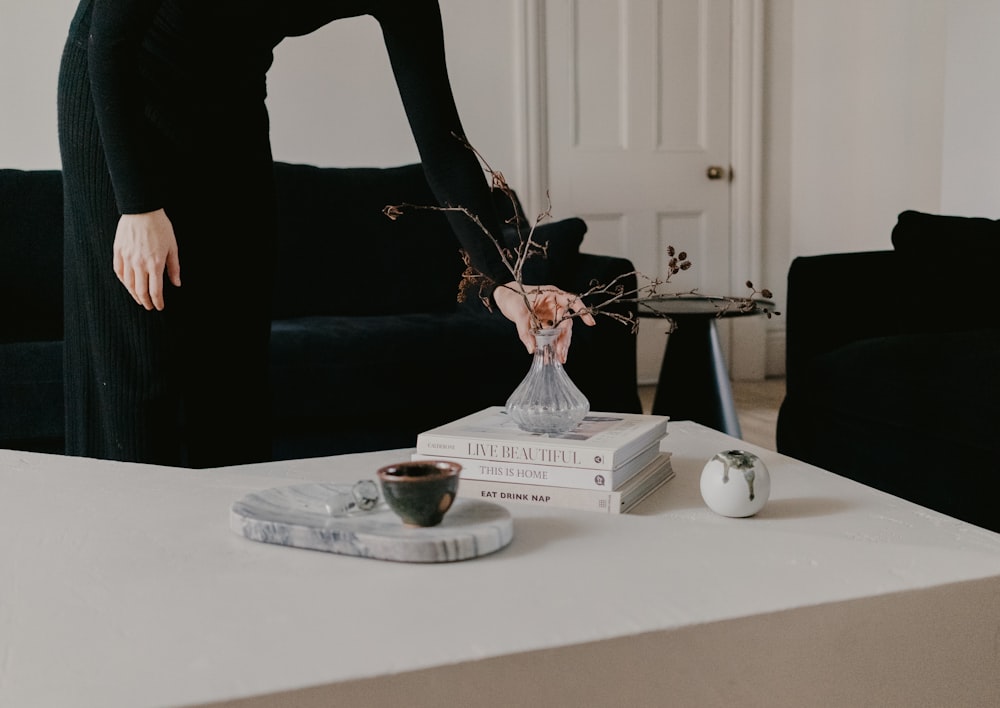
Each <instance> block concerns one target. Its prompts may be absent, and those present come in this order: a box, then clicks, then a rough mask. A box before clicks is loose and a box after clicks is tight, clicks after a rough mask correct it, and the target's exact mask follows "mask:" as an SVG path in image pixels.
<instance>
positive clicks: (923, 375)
mask: <svg viewBox="0 0 1000 708" xmlns="http://www.w3.org/2000/svg"><path fill="white" fill-rule="evenodd" d="M808 377H809V381H808V384H809V387H808V388H809V391H810V392H811V393H810V398H809V401H808V405H809V406H811V407H812V408H814V409H817V410H822V411H823V414H824V417H826V418H828V419H838V420H845V421H846V420H854V421H856V423H857V424H858V426H857V427H858V428H859V429H865V428H867V429H869V430H873V431H882V430H886V429H907V430H911V431H913V432H914V433H916V434H917V435H920V436H922V437H923V438H924V439H925V440H927V441H931V440H937V441H941V442H947V443H950V444H955V445H962V446H970V445H971V446H975V447H979V448H981V449H983V450H987V449H989V450H992V451H994V452H997V453H1000V438H998V437H997V435H996V427H995V425H996V421H997V420H1000V397H997V395H996V392H997V391H1000V330H996V329H980V330H969V331H964V332H946V333H932V334H921V333H917V334H909V335H900V336H895V337H877V338H873V339H866V340H861V341H857V342H853V343H851V344H848V345H846V346H844V347H841V348H840V349H836V350H834V351H831V352H827V353H825V354H823V355H820V356H818V357H817V358H816V359H815V360H814V362H813V364H812V365H811V367H810V368H809V371H808ZM855 442H856V441H853V442H852V444H854V443H855ZM942 452H944V450H942Z"/></svg>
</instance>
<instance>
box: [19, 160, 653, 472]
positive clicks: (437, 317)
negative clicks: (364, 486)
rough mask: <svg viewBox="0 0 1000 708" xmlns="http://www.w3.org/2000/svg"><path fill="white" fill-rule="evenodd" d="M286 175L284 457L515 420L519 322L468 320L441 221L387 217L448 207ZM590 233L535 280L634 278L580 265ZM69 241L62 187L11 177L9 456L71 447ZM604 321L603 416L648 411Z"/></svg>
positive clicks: (281, 306) (313, 175) (281, 357)
mask: <svg viewBox="0 0 1000 708" xmlns="http://www.w3.org/2000/svg"><path fill="white" fill-rule="evenodd" d="M275 176H276V182H277V193H278V208H279V223H278V230H279V233H278V246H277V250H276V253H275V254H274V257H275V264H276V271H277V276H276V286H275V292H274V298H273V302H274V308H273V320H272V334H271V353H270V371H271V383H272V390H273V405H272V411H273V421H272V422H273V430H274V446H273V447H274V456H275V457H276V458H295V457H309V456H317V455H331V454H340V453H345V452H356V451H365V450H374V449H387V448H396V447H405V446H410V445H413V444H414V442H415V440H416V435H417V433H419V432H420V431H421V430H425V429H427V428H429V427H432V426H435V425H438V424H440V423H443V422H446V421H448V420H451V419H454V418H457V417H460V416H462V415H465V414H467V413H470V412H472V411H475V410H478V409H480V408H483V407H485V406H488V405H502V404H503V403H504V401H505V400H506V397H507V396H508V395H509V394H510V392H511V391H513V389H514V387H515V386H516V385H517V383H518V382H519V381H520V380H521V378H523V376H524V375H525V374H526V373H527V370H528V366H529V364H530V359H531V358H530V355H528V354H527V353H526V352H525V350H524V347H523V346H522V345H521V344H520V342H519V341H518V340H517V337H516V336H515V333H514V329H513V325H512V324H511V323H510V322H508V321H507V320H506V319H505V318H503V317H502V316H501V315H500V314H499V313H490V312H487V311H486V310H485V309H484V308H483V307H482V305H481V304H480V303H478V302H477V301H474V300H473V301H469V302H466V303H465V304H463V305H461V306H457V305H456V294H457V287H458V282H459V278H460V275H461V272H462V269H463V264H462V261H461V259H460V257H459V255H458V252H459V247H458V241H457V239H456V238H455V237H454V235H453V233H452V231H451V229H450V228H449V226H448V223H447V221H446V219H445V218H444V217H443V215H442V214H441V213H439V212H434V211H410V212H408V213H407V214H406V215H404V216H403V217H402V218H400V219H399V220H397V221H392V220H390V219H388V218H386V217H385V216H384V215H383V213H382V209H383V207H385V206H386V205H388V204H398V203H412V204H432V203H433V197H432V196H431V193H430V190H429V188H428V187H427V183H426V180H425V178H424V176H423V170H422V168H421V166H420V165H405V166H402V167H396V168H386V169H377V168H319V167H314V166H310V165H290V164H284V163H278V164H277V165H275ZM496 201H497V206H498V211H499V212H500V213H501V214H502V215H504V218H509V217H510V216H512V215H513V213H514V207H513V206H512V205H511V204H510V202H509V200H508V199H507V198H506V197H504V196H503V195H502V194H500V193H497V194H496ZM516 207H517V208H518V209H519V208H520V207H519V205H516ZM585 231H586V224H585V223H584V222H583V221H581V220H579V219H567V220H565V221H564V222H554V223H551V224H545V225H544V226H543V227H540V229H539V230H538V232H537V233H536V238H538V239H543V238H544V240H545V241H546V242H547V243H549V244H550V249H549V258H548V259H545V260H544V262H542V261H541V259H539V260H538V261H537V262H536V264H534V266H533V267H535V268H536V269H537V273H536V274H537V275H539V277H543V276H544V278H545V279H546V280H547V279H548V278H550V277H551V278H552V281H553V282H555V283H556V284H557V285H561V286H563V287H566V288H567V289H571V290H581V289H583V288H585V287H586V285H587V284H588V283H589V282H590V281H591V280H593V279H598V280H602V281H606V280H611V279H613V278H615V277H617V276H619V275H621V274H622V273H627V272H629V271H631V270H632V265H631V263H629V262H628V261H627V260H624V259H621V258H613V257H608V256H597V255H593V254H588V253H581V252H580V244H581V241H582V239H583V234H584V233H585ZM61 242H62V189H61V182H60V174H59V172H57V171H19V170H0V447H8V448H16V449H26V450H39V451H45V452H60V451H61V450H62V434H63V415H64V414H63V400H62V396H63V393H62V391H63V378H62V342H61V337H62V248H61ZM109 264H110V261H109ZM539 282H541V281H539ZM598 322H599V324H598V325H597V326H596V327H586V326H583V325H582V324H580V323H577V324H576V326H575V328H574V335H573V346H572V348H571V350H570V355H569V361H568V362H567V364H566V369H567V371H568V372H569V374H570V376H571V377H573V380H574V382H576V384H577V385H578V386H579V387H580V388H581V390H583V392H584V393H585V394H586V395H587V396H588V398H589V399H590V402H591V406H592V408H593V409H594V410H606V411H621V412H638V411H639V410H641V407H640V404H639V399H638V394H637V387H636V368H635V337H634V335H633V334H632V333H631V332H630V331H629V328H628V327H626V326H623V325H621V324H619V323H617V322H613V321H611V320H608V319H606V318H599V320H598Z"/></svg>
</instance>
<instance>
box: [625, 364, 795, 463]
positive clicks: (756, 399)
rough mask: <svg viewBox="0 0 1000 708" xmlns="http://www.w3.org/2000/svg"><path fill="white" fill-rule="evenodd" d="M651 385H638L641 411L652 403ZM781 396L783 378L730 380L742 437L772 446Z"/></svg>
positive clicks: (782, 393) (783, 388) (653, 391)
mask: <svg viewBox="0 0 1000 708" xmlns="http://www.w3.org/2000/svg"><path fill="white" fill-rule="evenodd" d="M655 393H656V387H655V386H640V387H639V398H640V399H641V400H642V408H643V411H644V412H646V413H649V412H650V410H651V409H652V407H653V396H654V394H655ZM784 397H785V380H784V379H765V380H763V381H734V382H733V399H734V400H735V401H736V414H737V416H738V417H739V419H740V428H741V429H742V431H743V439H744V440H746V441H747V442H749V443H753V444H754V445H759V446H761V447H763V448H766V449H768V450H773V449H774V448H775V442H774V440H775V438H774V430H775V425H776V423H777V421H778V407H779V406H780V405H781V401H782V399H784Z"/></svg>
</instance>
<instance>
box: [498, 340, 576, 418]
mask: <svg viewBox="0 0 1000 708" xmlns="http://www.w3.org/2000/svg"><path fill="white" fill-rule="evenodd" d="M557 333H558V330H556V329H542V330H538V331H536V332H535V355H534V359H532V361H531V369H530V370H529V371H528V375H527V376H525V377H524V380H523V381H521V383H520V385H519V386H518V387H517V388H516V389H514V393H512V394H511V395H510V398H508V399H507V414H508V415H509V416H510V417H511V419H512V420H513V421H514V422H515V423H517V427H519V428H520V429H521V430H527V431H528V432H532V433H565V432H567V431H569V430H572V429H573V428H575V427H576V426H577V424H578V423H579V422H580V421H581V420H583V418H584V416H586V415H587V413H588V412H589V411H590V402H589V401H587V397H586V396H584V395H583V393H581V391H580V389H578V388H577V387H576V384H574V383H573V381H572V380H570V378H569V375H567V374H566V370H565V369H563V367H562V364H560V363H559V359H558V358H557V357H556V355H555V341H556V335H557Z"/></svg>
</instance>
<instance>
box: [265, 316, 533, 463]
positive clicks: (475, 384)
mask: <svg viewBox="0 0 1000 708" xmlns="http://www.w3.org/2000/svg"><path fill="white" fill-rule="evenodd" d="M529 363H530V357H529V356H528V355H527V354H526V352H525V351H524V346H523V345H522V344H521V343H520V341H519V340H518V339H517V336H516V335H515V333H514V326H513V325H512V324H511V323H510V322H508V321H507V320H506V319H504V318H503V317H502V316H499V315H498V316H483V315H481V314H480V315H476V314H468V313H462V312H456V313H444V314H432V313H415V314H406V315H395V316H377V317H303V318H297V319H288V320H280V321H275V322H273V323H272V327H271V384H272V389H273V406H272V408H273V411H274V416H275V421H276V424H277V426H278V429H277V430H276V433H277V437H278V439H279V440H280V439H281V438H284V437H288V436H289V435H293V436H301V435H308V434H310V433H311V432H313V431H315V430H316V426H317V425H318V426H326V429H325V430H324V431H322V432H323V434H324V435H325V436H326V437H327V438H328V440H329V441H331V442H334V441H336V444H337V448H336V449H337V450H339V451H340V452H348V451H352V450H360V449H378V448H379V447H401V446H406V445H413V444H414V443H415V442H416V434H417V433H418V432H420V431H421V430H425V429H427V428H431V427H434V426H436V425H440V424H441V423H444V422H447V421H448V420H451V419H454V418H456V417H460V416H461V415H464V414H466V413H472V412H473V411H476V410H479V409H481V408H485V407H486V406H491V405H502V404H503V403H504V402H505V401H506V399H507V396H509V395H510V392H511V391H513V390H514V388H515V387H516V386H517V384H518V383H519V382H520V380H521V379H522V378H523V377H524V375H525V373H526V372H527V370H528V365H529ZM359 431H369V432H368V433H364V435H369V433H370V432H371V431H383V432H384V434H383V435H380V439H379V440H377V441H373V440H371V439H369V438H365V437H357V436H359V435H361V433H360V432H359ZM354 437H357V439H356V440H355V439H352V438H354ZM375 442H377V443H378V444H377V445H374V443H375ZM366 446H367V447H366ZM279 454H287V453H285V452H280V453H279ZM330 454H332V453H330Z"/></svg>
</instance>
